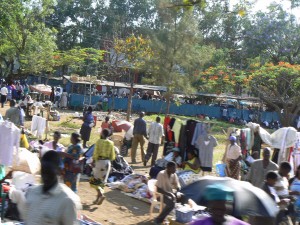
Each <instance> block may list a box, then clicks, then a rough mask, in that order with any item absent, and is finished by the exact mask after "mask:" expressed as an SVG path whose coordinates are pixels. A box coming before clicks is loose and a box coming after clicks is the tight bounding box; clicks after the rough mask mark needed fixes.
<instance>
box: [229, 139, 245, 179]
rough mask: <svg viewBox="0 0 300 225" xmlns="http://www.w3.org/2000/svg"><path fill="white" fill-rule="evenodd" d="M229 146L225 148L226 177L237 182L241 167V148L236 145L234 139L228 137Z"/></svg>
mask: <svg viewBox="0 0 300 225" xmlns="http://www.w3.org/2000/svg"><path fill="white" fill-rule="evenodd" d="M229 141H230V144H229V145H228V146H227V152H226V164H227V166H226V173H227V176H228V177H231V178H233V179H236V180H239V177H240V172H241V165H240V160H241V159H242V151H241V147H240V146H238V145H237V143H236V137H234V136H230V138H229Z"/></svg>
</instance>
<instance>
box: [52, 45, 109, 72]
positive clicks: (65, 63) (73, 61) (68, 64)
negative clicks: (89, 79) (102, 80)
mask: <svg viewBox="0 0 300 225" xmlns="http://www.w3.org/2000/svg"><path fill="white" fill-rule="evenodd" d="M103 55H104V51H103V50H98V49H94V48H73V49H71V50H68V51H61V52H56V53H55V55H54V56H53V58H54V60H55V66H56V67H62V71H63V74H70V73H76V74H79V75H81V76H86V75H88V74H97V75H98V71H99V67H100V64H101V61H102V59H103Z"/></svg>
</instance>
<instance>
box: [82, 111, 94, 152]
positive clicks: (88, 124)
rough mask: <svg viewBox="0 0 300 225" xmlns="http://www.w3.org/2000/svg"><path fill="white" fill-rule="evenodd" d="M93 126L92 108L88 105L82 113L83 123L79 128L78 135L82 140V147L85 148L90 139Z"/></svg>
mask: <svg viewBox="0 0 300 225" xmlns="http://www.w3.org/2000/svg"><path fill="white" fill-rule="evenodd" d="M94 126H95V123H94V117H93V109H92V107H91V106H89V107H88V109H87V111H86V112H84V113H83V124H82V126H81V128H80V135H81V139H82V141H83V148H87V145H86V143H87V142H88V141H89V140H90V136H91V131H92V128H93V127H94Z"/></svg>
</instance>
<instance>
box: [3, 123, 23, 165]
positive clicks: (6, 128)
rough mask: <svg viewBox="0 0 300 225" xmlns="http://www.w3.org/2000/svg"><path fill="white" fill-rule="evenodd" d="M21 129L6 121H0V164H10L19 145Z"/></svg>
mask: <svg viewBox="0 0 300 225" xmlns="http://www.w3.org/2000/svg"><path fill="white" fill-rule="evenodd" d="M20 135H21V130H20V129H19V128H18V127H16V126H15V125H14V124H13V123H11V122H8V121H2V122H0V164H2V165H5V166H11V165H12V161H13V153H14V151H15V150H16V151H18V149H19V146H20Z"/></svg>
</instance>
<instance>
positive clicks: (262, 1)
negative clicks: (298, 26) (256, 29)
mask: <svg viewBox="0 0 300 225" xmlns="http://www.w3.org/2000/svg"><path fill="white" fill-rule="evenodd" d="M239 2H240V0H230V4H231V5H234V4H236V3H239ZM252 2H256V3H255V5H254V7H253V9H252V10H251V11H253V12H255V11H259V10H261V11H266V10H267V7H268V6H269V5H270V4H271V3H272V2H276V3H281V4H282V5H283V7H284V9H286V10H287V11H290V7H291V1H290V0H252ZM292 12H293V14H294V15H295V16H296V17H297V20H298V22H299V21H300V7H298V8H295V9H293V11H292Z"/></svg>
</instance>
